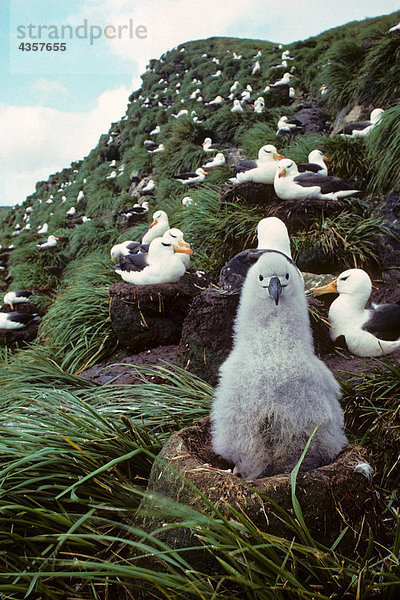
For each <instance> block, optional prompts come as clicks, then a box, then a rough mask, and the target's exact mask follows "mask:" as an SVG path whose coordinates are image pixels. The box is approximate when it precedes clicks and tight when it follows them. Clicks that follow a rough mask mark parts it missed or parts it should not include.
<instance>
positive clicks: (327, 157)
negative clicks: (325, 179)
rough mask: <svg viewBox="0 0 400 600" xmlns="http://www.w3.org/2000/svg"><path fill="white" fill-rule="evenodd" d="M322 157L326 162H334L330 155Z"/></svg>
mask: <svg viewBox="0 0 400 600" xmlns="http://www.w3.org/2000/svg"><path fill="white" fill-rule="evenodd" d="M322 158H323V160H324V161H325V162H332V159H331V158H329V156H323V157H322Z"/></svg>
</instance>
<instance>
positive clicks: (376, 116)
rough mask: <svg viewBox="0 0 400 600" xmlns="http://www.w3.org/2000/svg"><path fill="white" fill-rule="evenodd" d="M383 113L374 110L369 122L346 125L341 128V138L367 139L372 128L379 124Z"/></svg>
mask: <svg viewBox="0 0 400 600" xmlns="http://www.w3.org/2000/svg"><path fill="white" fill-rule="evenodd" d="M384 112H385V111H384V110H383V109H382V108H375V109H374V110H373V111H372V112H371V115H370V117H369V121H356V122H354V123H348V124H347V125H345V126H344V128H343V134H342V137H362V138H364V137H368V136H369V134H370V133H371V131H372V130H373V128H374V127H376V125H377V124H378V123H379V121H380V120H381V118H382V115H383V113H384Z"/></svg>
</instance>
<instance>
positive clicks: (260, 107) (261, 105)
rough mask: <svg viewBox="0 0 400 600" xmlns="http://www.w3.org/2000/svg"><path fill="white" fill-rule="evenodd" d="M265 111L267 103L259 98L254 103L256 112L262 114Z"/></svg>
mask: <svg viewBox="0 0 400 600" xmlns="http://www.w3.org/2000/svg"><path fill="white" fill-rule="evenodd" d="M264 109H265V101H264V98H263V97H262V96H259V97H258V98H257V100H255V102H254V112H255V113H258V114H261V113H262V112H264Z"/></svg>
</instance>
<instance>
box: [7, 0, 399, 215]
mask: <svg viewBox="0 0 400 600" xmlns="http://www.w3.org/2000/svg"><path fill="white" fill-rule="evenodd" d="M398 8H399V4H398V0H381V1H380V2H376V0H359V1H357V2H349V1H348V0H330V2H323V1H322V0H285V1H284V2H282V1H281V0H202V2H201V3H200V2H194V1H193V0H140V1H139V0H0V53H1V54H0V58H1V60H0V76H1V94H0V131H1V134H2V143H1V144H0V205H14V204H20V203H21V202H23V201H24V200H25V198H26V196H27V195H29V194H32V193H33V192H34V191H35V183H36V182H37V181H40V180H43V179H47V178H48V176H49V175H50V174H51V173H54V172H56V171H59V170H61V169H63V168H64V167H68V166H69V165H70V163H71V162H72V161H74V160H79V159H81V158H83V157H84V156H86V155H87V154H88V153H89V152H90V150H91V149H92V148H93V147H94V146H95V145H96V144H97V141H98V139H99V137H100V135H101V134H102V133H106V132H107V131H108V129H109V127H110V124H111V123H112V122H114V121H118V120H119V119H120V118H121V117H122V116H123V115H124V114H125V111H126V108H127V103H128V97H129V95H130V93H131V92H132V91H134V90H136V89H138V88H139V87H140V83H141V80H140V74H141V73H144V71H145V68H146V64H147V63H148V61H149V60H150V59H151V58H159V57H160V55H161V54H163V52H165V51H167V50H170V49H171V48H173V47H174V46H177V45H178V44H181V43H184V42H187V41H189V40H192V39H202V38H208V37H212V36H230V37H241V38H255V39H262V40H269V41H273V42H277V43H278V42H279V43H282V44H286V43H290V42H293V41H296V40H303V39H307V38H308V37H310V36H314V35H318V34H319V33H321V32H322V31H325V30H327V29H330V28H331V27H337V26H339V25H343V24H345V23H348V22H349V21H354V20H362V19H364V18H367V17H374V16H379V15H383V14H389V13H391V12H394V11H396V10H398ZM395 24H396V23H393V25H395ZM47 42H51V43H52V44H54V43H56V42H57V43H62V42H64V43H65V44H66V49H65V51H61V50H58V51H54V50H47V49H46V48H45V47H44V46H42V48H43V50H41V51H39V50H38V51H37V52H32V51H30V52H29V51H26V50H22V49H21V43H24V44H25V46H24V48H26V44H27V43H39V44H44V43H47ZM39 48H40V46H39ZM233 50H234V48H233Z"/></svg>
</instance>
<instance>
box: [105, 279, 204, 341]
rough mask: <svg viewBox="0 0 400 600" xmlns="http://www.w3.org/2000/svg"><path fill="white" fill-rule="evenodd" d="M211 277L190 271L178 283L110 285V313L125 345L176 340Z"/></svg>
mask: <svg viewBox="0 0 400 600" xmlns="http://www.w3.org/2000/svg"><path fill="white" fill-rule="evenodd" d="M208 283H209V279H208V277H207V276H206V275H205V274H204V273H202V272H200V271H195V272H188V273H185V275H184V276H183V277H182V278H181V279H180V280H179V281H178V282H177V283H162V284H153V285H133V284H130V283H123V282H120V283H116V284H115V285H113V286H112V287H111V288H110V317H111V325H112V328H113V331H114V333H115V334H116V336H117V337H118V340H119V342H120V343H121V345H122V346H123V347H125V348H129V349H130V350H134V351H135V352H140V351H141V350H147V349H150V348H155V347H157V346H162V345H168V344H175V343H177V342H179V338H180V336H181V330H182V324H183V320H184V318H185V316H186V314H187V312H188V310H189V305H190V303H191V301H192V300H193V298H194V297H195V296H197V295H198V294H199V293H200V292H201V291H202V290H203V289H204V288H206V287H207V286H208Z"/></svg>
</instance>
